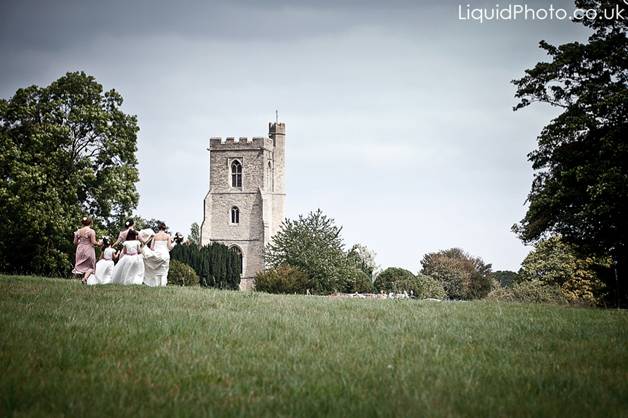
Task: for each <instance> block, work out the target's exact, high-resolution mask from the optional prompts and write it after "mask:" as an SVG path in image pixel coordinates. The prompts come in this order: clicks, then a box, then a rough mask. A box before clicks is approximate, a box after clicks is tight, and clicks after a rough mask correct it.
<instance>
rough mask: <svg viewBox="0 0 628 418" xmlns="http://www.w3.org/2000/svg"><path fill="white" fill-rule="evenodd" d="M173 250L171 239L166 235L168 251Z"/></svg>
mask: <svg viewBox="0 0 628 418" xmlns="http://www.w3.org/2000/svg"><path fill="white" fill-rule="evenodd" d="M173 248H174V245H173V244H172V237H171V236H170V234H168V251H171V250H172V249H173Z"/></svg>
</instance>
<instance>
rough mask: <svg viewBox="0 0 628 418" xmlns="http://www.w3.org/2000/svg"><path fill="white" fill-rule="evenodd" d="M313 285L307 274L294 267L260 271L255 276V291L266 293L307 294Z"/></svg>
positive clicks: (285, 266) (284, 266)
mask: <svg viewBox="0 0 628 418" xmlns="http://www.w3.org/2000/svg"><path fill="white" fill-rule="evenodd" d="M311 286H312V283H311V280H310V279H309V277H308V276H307V274H305V273H303V272H302V271H301V270H299V269H297V268H295V267H292V266H287V265H283V266H279V267H276V268H272V269H268V270H265V271H260V272H259V273H257V275H256V276H255V290H256V291H258V292H266V293H301V294H305V293H307V290H308V289H311Z"/></svg>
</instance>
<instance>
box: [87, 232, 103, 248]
mask: <svg viewBox="0 0 628 418" xmlns="http://www.w3.org/2000/svg"><path fill="white" fill-rule="evenodd" d="M89 237H90V238H91V240H92V245H93V246H97V245H101V244H102V243H99V242H98V241H97V240H96V232H95V231H94V230H93V229H90V230H89Z"/></svg>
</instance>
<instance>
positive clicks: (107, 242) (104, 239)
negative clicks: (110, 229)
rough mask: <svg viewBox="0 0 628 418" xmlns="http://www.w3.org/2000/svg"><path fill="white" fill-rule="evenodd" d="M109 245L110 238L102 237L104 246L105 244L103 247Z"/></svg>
mask: <svg viewBox="0 0 628 418" xmlns="http://www.w3.org/2000/svg"><path fill="white" fill-rule="evenodd" d="M109 245H111V242H110V241H109V238H103V239H102V246H103V248H107V247H108V246H109Z"/></svg>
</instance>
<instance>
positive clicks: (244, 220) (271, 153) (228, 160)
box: [201, 122, 286, 289]
mask: <svg viewBox="0 0 628 418" xmlns="http://www.w3.org/2000/svg"><path fill="white" fill-rule="evenodd" d="M285 132H286V131H285V125H284V124H283V123H279V122H277V123H269V124H268V137H254V138H243V137H240V138H235V137H228V138H226V139H222V138H217V137H213V138H211V139H210V140H209V192H208V193H207V195H206V196H205V202H204V212H205V213H204V218H203V224H202V225H201V243H202V244H203V245H206V244H209V243H212V242H220V243H223V244H225V245H227V246H229V247H234V246H235V247H237V248H238V249H239V250H240V251H241V252H242V257H243V260H242V263H243V272H242V280H241V282H240V288H241V289H247V288H250V287H251V286H252V284H253V280H254V278H255V273H257V272H258V271H260V270H262V269H263V268H264V259H263V256H262V251H263V249H264V245H266V244H267V243H268V242H269V241H270V238H271V237H272V236H273V234H274V233H275V232H277V230H278V229H279V226H280V225H281V222H282V221H283V218H284V201H285V197H286V194H285V189H284V174H285V168H284V167H285V136H286V135H285ZM238 164H239V165H240V166H241V177H240V178H239V179H240V182H241V183H239V182H238V172H239V169H238ZM233 211H237V213H238V216H237V217H235V218H234V215H233V214H232V212H233ZM234 221H235V222H234Z"/></svg>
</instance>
